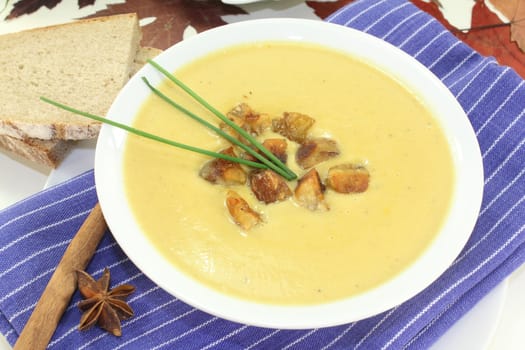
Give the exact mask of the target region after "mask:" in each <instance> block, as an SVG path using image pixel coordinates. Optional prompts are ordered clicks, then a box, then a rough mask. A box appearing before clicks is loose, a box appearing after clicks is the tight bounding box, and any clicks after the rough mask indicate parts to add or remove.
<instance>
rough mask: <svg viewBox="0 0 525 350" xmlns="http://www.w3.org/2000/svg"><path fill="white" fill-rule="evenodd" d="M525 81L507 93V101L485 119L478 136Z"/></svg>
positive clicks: (477, 132)
mask: <svg viewBox="0 0 525 350" xmlns="http://www.w3.org/2000/svg"><path fill="white" fill-rule="evenodd" d="M524 83H525V80H522V81H520V83H519V84H518V85H516V87H515V88H514V89H513V90H512V91H511V93H510V94H508V95H507V97H506V98H505V101H503V102H502V103H501V104H500V105H499V106H498V108H497V109H496V110H495V111H494V112H492V114H491V115H490V117H488V118H487V120H485V122H484V123H483V125H481V126H480V127H479V129H478V130H477V131H476V136H478V135H479V133H480V132H482V131H483V129H485V127H486V126H487V125H488V124H489V123H490V122H491V121H492V119H493V118H494V117H495V116H496V115H497V114H498V113H499V112H500V111H501V109H502V108H503V107H505V106H506V105H507V103H509V101H510V99H511V98H512V97H513V96H514V95H515V94H516V92H517V91H518V90H519V89H520V88H521V87H522V86H523V84H524Z"/></svg>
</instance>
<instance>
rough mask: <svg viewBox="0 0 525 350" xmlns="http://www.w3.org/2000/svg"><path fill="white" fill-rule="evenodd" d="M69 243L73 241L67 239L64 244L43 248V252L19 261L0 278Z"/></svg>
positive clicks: (59, 243) (0, 274)
mask: <svg viewBox="0 0 525 350" xmlns="http://www.w3.org/2000/svg"><path fill="white" fill-rule="evenodd" d="M69 242H71V240H69V239H67V240H65V241H62V242H58V243H55V244H52V245H50V246H48V247H45V248H42V249H41V250H39V251H37V252H35V253H33V254H31V255H28V256H26V257H25V258H24V259H22V260H19V261H18V262H17V263H15V264H13V265H11V267H9V268H8V269H6V270H4V271H2V272H1V273H0V277H3V276H4V275H6V274H8V273H9V272H11V271H13V270H16V269H17V268H19V267H20V266H21V265H24V264H25V263H27V262H29V261H31V260H32V259H34V258H36V257H38V256H39V255H42V254H45V253H49V251H51V250H53V249H57V248H61V247H63V246H65V245H68V244H69Z"/></svg>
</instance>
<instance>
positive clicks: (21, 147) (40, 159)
mask: <svg viewBox="0 0 525 350" xmlns="http://www.w3.org/2000/svg"><path fill="white" fill-rule="evenodd" d="M73 143H74V141H65V140H39V139H34V138H27V139H17V138H14V137H10V136H6V135H0V146H1V147H2V148H4V149H6V150H8V151H10V152H13V153H15V154H18V155H19V156H22V157H24V158H25V159H27V160H29V161H32V162H35V163H38V164H42V165H44V166H47V167H49V168H56V167H57V166H58V165H59V164H60V161H61V160H62V159H63V158H64V156H65V155H66V154H67V151H68V150H69V149H70V147H71V146H72V145H73Z"/></svg>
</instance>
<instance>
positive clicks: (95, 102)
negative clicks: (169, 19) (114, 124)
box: [0, 13, 141, 140]
mask: <svg viewBox="0 0 525 350" xmlns="http://www.w3.org/2000/svg"><path fill="white" fill-rule="evenodd" d="M140 39H141V30H140V27H139V24H138V18H137V15H136V14H134V13H133V14H124V15H114V16H107V17H97V18H91V19H86V20H79V21H76V22H72V23H68V24H63V25H57V26H51V27H45V28H37V29H32V30H27V31H23V32H18V33H12V34H5V35H2V36H0V52H1V53H2V54H1V55H0V76H2V79H1V80H0V91H2V93H0V106H1V107H0V135H7V136H11V137H14V138H19V139H24V138H28V137H31V138H38V139H43V140H51V139H65V140H80V139H87V138H94V137H96V136H97V134H98V132H99V130H100V123H99V122H96V121H91V120H89V119H87V118H84V117H81V116H77V115H74V114H72V113H70V112H66V111H62V110H60V109H58V108H56V107H54V106H51V105H49V104H46V103H44V102H42V101H41V100H40V96H45V97H48V98H50V99H53V100H56V101H59V102H62V103H65V104H68V105H71V106H74V107H75V108H78V109H80V110H83V111H87V112H90V113H93V114H97V115H104V114H105V112H106V110H107V108H108V107H109V106H110V105H111V103H112V101H113V99H114V98H115V96H116V95H117V93H118V91H119V90H120V89H121V88H122V86H123V85H124V84H125V83H126V81H127V80H128V79H129V76H130V72H131V70H132V67H133V60H134V58H135V56H136V54H137V50H138V48H139V42H140Z"/></svg>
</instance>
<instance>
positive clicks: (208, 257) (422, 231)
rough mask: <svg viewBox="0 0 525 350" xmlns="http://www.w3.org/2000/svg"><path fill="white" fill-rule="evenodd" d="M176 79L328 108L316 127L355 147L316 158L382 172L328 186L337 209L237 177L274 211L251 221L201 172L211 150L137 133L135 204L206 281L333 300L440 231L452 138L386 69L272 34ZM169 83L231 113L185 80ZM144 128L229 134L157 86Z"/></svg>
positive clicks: (150, 228) (239, 291)
mask: <svg viewBox="0 0 525 350" xmlns="http://www.w3.org/2000/svg"><path fill="white" fill-rule="evenodd" d="M176 76H177V77H178V78H179V79H181V80H182V81H184V82H185V83H186V84H187V85H189V86H190V87H192V88H193V89H194V90H195V91H196V92H197V93H198V94H200V95H201V96H202V97H204V98H205V99H206V100H207V101H208V102H210V103H211V104H212V105H213V106H215V107H216V108H217V109H219V110H221V111H222V112H224V113H226V112H227V111H229V110H230V109H231V108H232V107H234V106H235V105H237V104H238V103H240V102H245V103H247V104H249V105H250V106H251V107H252V108H253V109H254V110H256V111H258V112H264V113H269V114H271V115H274V116H276V117H278V116H280V115H281V114H282V113H283V112H285V111H288V112H301V113H305V114H308V115H309V116H311V117H312V118H314V119H315V120H316V123H315V125H314V126H313V128H312V129H311V133H312V134H313V135H314V136H329V137H330V138H333V139H334V140H336V141H337V142H338V144H339V147H340V150H341V154H340V155H339V156H338V157H336V158H334V159H331V160H329V161H327V162H324V163H322V164H320V165H318V166H317V167H316V168H317V169H318V171H319V173H320V175H321V178H322V179H324V177H325V176H326V172H327V169H328V168H329V167H330V166H333V165H337V164H341V163H344V162H353V163H359V164H364V165H366V167H367V169H368V170H369V172H370V184H369V187H368V190H367V191H366V192H363V193H359V194H339V193H335V192H333V191H330V190H327V191H326V192H325V199H326V202H327V203H328V205H329V206H330V210H328V211H318V212H312V211H309V210H307V209H305V208H303V207H301V206H299V205H297V204H296V203H295V202H294V200H293V199H291V198H290V199H288V200H286V201H284V202H280V203H273V204H268V205H266V204H264V203H261V202H258V201H257V199H256V198H255V197H254V195H253V194H252V193H251V192H250V190H249V188H248V186H233V187H231V189H234V190H235V191H237V192H238V193H239V194H241V195H242V196H243V197H244V198H245V199H246V200H247V201H248V203H249V204H250V205H251V207H252V208H253V209H254V210H256V211H258V212H259V213H262V215H263V217H264V223H263V224H262V225H259V226H257V227H255V228H254V229H252V230H250V231H249V232H243V231H242V230H241V229H240V228H239V226H237V225H236V224H235V223H233V221H232V220H231V218H230V216H229V213H228V210H227V208H226V206H225V195H226V192H227V191H228V189H229V188H227V187H225V186H221V185H213V184H211V183H209V182H207V181H205V180H203V179H202V178H200V177H199V175H198V174H199V170H200V168H201V167H202V166H203V164H204V163H205V162H207V161H208V160H209V159H210V158H209V157H206V156H203V155H200V154H196V153H192V152H189V151H184V150H180V149H177V148H173V147H170V146H167V145H164V144H160V143H157V142H155V141H151V140H147V139H144V138H140V137H138V136H133V135H130V136H129V137H128V139H127V141H126V142H127V144H126V149H125V156H124V159H125V160H124V162H125V163H124V169H125V170H124V171H125V187H126V191H127V195H128V196H129V200H130V203H131V206H132V210H133V211H134V215H136V218H137V220H138V222H139V223H140V225H142V228H143V230H144V232H145V234H146V235H147V236H148V238H149V239H150V240H151V242H152V243H153V244H154V245H155V246H156V248H157V249H158V251H159V252H160V253H161V254H163V255H164V256H165V257H166V259H168V260H169V261H170V262H172V263H173V264H174V265H176V266H177V268H178V269H180V270H182V271H184V272H185V273H187V274H188V275H190V276H192V277H193V278H195V279H197V280H199V281H201V282H202V283H204V284H207V285H209V286H210V287H212V288H214V289H217V290H220V291H222V292H224V293H227V294H230V295H235V296H238V297H241V298H245V299H249V300H254V301H260V302H267V303H275V304H315V303H322V302H326V301H333V300H337V299H341V298H344V297H348V296H352V295H355V294H357V293H361V292H363V291H366V290H369V289H370V288H373V287H375V286H377V285H379V284H381V283H384V282H385V281H387V280H389V279H391V278H392V277H393V276H395V275H396V274H399V273H400V272H401V271H403V269H405V268H406V267H407V266H409V265H410V264H411V263H412V262H414V260H415V259H417V258H418V256H420V254H421V253H422V252H423V250H424V249H425V248H426V247H427V246H428V245H429V244H430V243H431V241H432V240H433V238H434V237H435V235H436V234H437V232H438V230H439V229H440V227H441V225H442V222H443V221H444V219H445V217H446V215H447V213H448V209H449V205H450V201H451V197H452V192H453V182H454V173H453V169H452V158H451V154H450V150H449V146H448V144H447V141H446V139H445V137H444V135H443V133H442V130H441V128H440V126H439V125H438V123H437V122H436V121H435V120H434V118H433V116H432V113H431V112H430V111H429V110H428V109H427V108H426V107H425V106H424V105H423V104H422V103H421V101H420V100H419V99H418V97H417V96H416V95H414V94H413V93H412V92H410V91H408V90H407V89H406V88H404V87H403V86H402V85H400V84H399V82H397V81H396V80H395V79H392V78H391V77H389V76H387V75H386V74H384V73H383V72H381V71H379V70H377V69H375V68H372V67H370V66H369V65H367V64H366V63H363V62H360V61H358V60H356V59H354V58H352V57H349V56H348V55H346V54H343V53H340V52H336V51H333V50H331V49H326V48H322V47H317V46H309V45H306V44H294V43H281V42H265V43H255V44H250V45H243V46H236V47H231V48H227V49H224V50H221V51H218V52H215V53H213V54H211V55H209V56H206V57H204V58H202V59H199V60H197V61H194V62H192V63H191V64H189V65H186V66H184V67H182V68H181V69H179V70H178V71H177V72H176ZM160 88H161V89H162V90H163V91H164V92H165V93H166V94H168V95H169V96H171V97H172V98H173V99H175V100H176V101H177V102H179V103H180V104H182V105H184V106H185V107H186V108H188V109H190V110H192V111H193V112H195V113H197V114H198V115H200V116H202V117H205V118H206V119H207V120H209V121H213V122H214V123H216V124H217V125H218V124H219V120H218V119H216V117H214V116H212V115H211V114H210V113H209V112H207V111H206V110H204V109H203V108H202V107H201V106H199V105H198V103H197V102H195V101H194V100H192V99H191V98H189V97H188V96H187V95H185V93H184V92H182V91H181V90H180V89H179V88H177V87H176V86H175V85H174V84H172V83H168V82H165V83H163V84H162V85H161V86H160ZM134 126H135V127H138V128H140V129H143V130H146V131H149V132H152V133H155V134H158V135H161V136H164V137H167V138H170V139H173V140H176V141H178V142H182V143H186V144H190V145H194V146H198V147H201V148H205V149H209V150H214V151H219V150H221V149H223V148H225V147H226V145H227V144H226V142H225V141H224V140H223V139H221V138H220V137H218V136H216V135H214V134H213V133H212V132H211V131H209V130H208V129H206V128H205V127H203V126H202V125H200V124H198V123H196V122H195V121H193V120H192V119H190V118H188V117H187V116H185V115H183V114H181V113H179V112H178V111H176V110H175V109H174V108H173V107H171V106H169V105H168V104H167V103H165V102H163V101H162V100H160V99H159V98H158V97H156V96H153V95H152V96H150V97H149V98H148V99H147V101H146V102H145V104H144V105H143V107H142V109H141V110H140V111H139V113H138V115H137V116H136V119H135V121H134ZM290 144H291V142H290ZM289 159H290V160H291V161H290V164H289V166H290V167H291V168H292V169H293V170H294V171H296V173H298V174H299V175H301V174H304V173H305V171H304V170H300V169H299V168H298V167H297V165H296V164H295V163H294V162H293V157H289ZM289 185H290V188H291V189H292V190H293V189H294V187H295V183H294V182H290V183H289ZM166 278H169V276H166Z"/></svg>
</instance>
